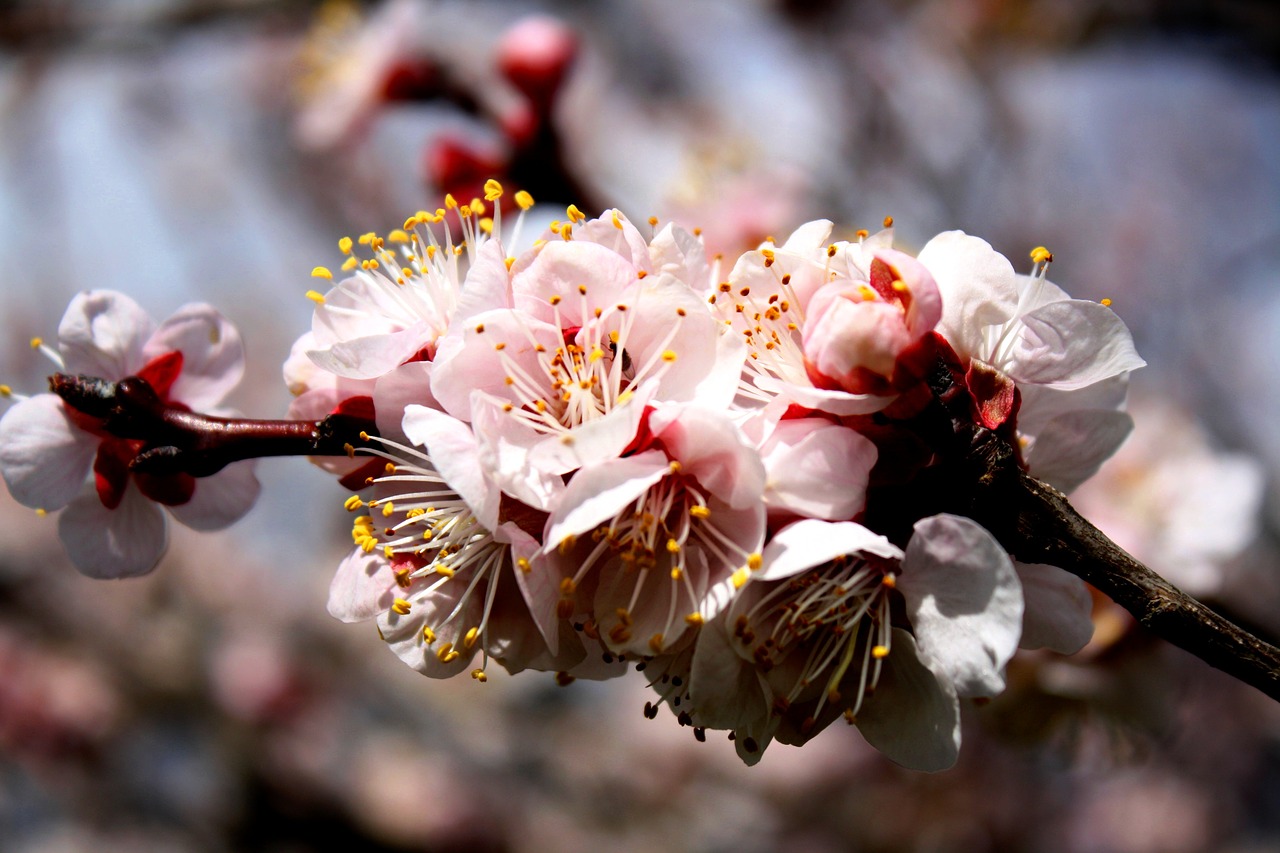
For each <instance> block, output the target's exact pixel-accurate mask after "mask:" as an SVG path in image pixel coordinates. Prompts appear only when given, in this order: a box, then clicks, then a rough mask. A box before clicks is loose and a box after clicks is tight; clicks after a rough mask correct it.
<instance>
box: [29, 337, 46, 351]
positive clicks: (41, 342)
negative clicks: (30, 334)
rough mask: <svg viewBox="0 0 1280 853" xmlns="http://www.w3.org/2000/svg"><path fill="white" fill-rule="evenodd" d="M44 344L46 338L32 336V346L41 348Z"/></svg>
mask: <svg viewBox="0 0 1280 853" xmlns="http://www.w3.org/2000/svg"><path fill="white" fill-rule="evenodd" d="M42 346H44V338H32V339H31V348H32V349H40V347H42Z"/></svg>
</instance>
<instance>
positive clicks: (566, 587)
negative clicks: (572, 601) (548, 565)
mask: <svg viewBox="0 0 1280 853" xmlns="http://www.w3.org/2000/svg"><path fill="white" fill-rule="evenodd" d="M577 589H578V585H577V584H575V583H574V582H573V578H564V579H562V580H561V581H560V594H561V595H573V593H574V592H575V591H577Z"/></svg>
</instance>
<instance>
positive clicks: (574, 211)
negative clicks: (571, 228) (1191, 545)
mask: <svg viewBox="0 0 1280 853" xmlns="http://www.w3.org/2000/svg"><path fill="white" fill-rule="evenodd" d="M564 212H565V214H566V215H567V216H568V217H569V221H570V222H582V221H584V220H586V218H587V215H586V214H585V213H583V212H582V211H581V210H578V206H577V205H576V204H571V205H569V206H568V207H567V208H565V211H564Z"/></svg>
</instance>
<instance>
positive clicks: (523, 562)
mask: <svg viewBox="0 0 1280 853" xmlns="http://www.w3.org/2000/svg"><path fill="white" fill-rule="evenodd" d="M516 568H517V569H519V570H520V571H522V572H524V573H525V574H528V573H529V572H530V571H532V570H533V566H532V565H530V564H529V558H528V557H518V558H517V559H516Z"/></svg>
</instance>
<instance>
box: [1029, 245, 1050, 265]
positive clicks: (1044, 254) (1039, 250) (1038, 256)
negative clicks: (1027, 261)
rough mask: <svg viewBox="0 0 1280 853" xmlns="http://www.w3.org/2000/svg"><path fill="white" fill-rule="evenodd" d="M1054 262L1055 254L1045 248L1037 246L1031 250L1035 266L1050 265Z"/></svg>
mask: <svg viewBox="0 0 1280 853" xmlns="http://www.w3.org/2000/svg"><path fill="white" fill-rule="evenodd" d="M1052 260H1053V252H1050V251H1049V250H1048V249H1046V248H1045V247H1044V246H1036V247H1035V248H1034V249H1032V250H1031V262H1032V263H1035V264H1040V263H1048V262H1049V261H1052Z"/></svg>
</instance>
